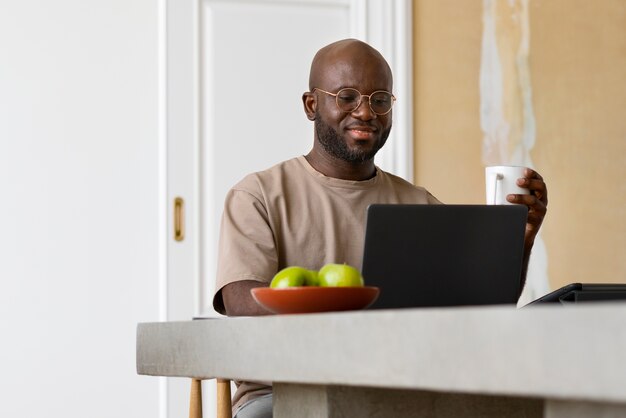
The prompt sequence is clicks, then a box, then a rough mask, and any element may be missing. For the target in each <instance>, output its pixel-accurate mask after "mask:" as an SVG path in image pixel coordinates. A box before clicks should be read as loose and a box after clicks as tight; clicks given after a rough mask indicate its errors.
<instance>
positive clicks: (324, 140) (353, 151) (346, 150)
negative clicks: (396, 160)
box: [315, 110, 391, 163]
mask: <svg viewBox="0 0 626 418" xmlns="http://www.w3.org/2000/svg"><path fill="white" fill-rule="evenodd" d="M315 132H316V133H317V140H318V141H319V144H320V145H321V146H322V148H323V149H324V151H326V152H327V153H328V154H330V155H331V156H333V157H335V158H338V159H340V160H343V161H346V162H350V163H362V162H365V161H367V160H371V159H373V158H374V156H375V155H376V153H377V152H378V150H380V149H381V148H382V147H383V145H385V142H387V137H388V136H389V132H391V126H389V127H388V128H387V129H386V130H384V131H382V135H380V136H379V138H378V139H376V140H372V141H369V142H368V141H361V142H358V141H357V142H356V144H355V145H352V146H348V141H349V139H347V138H345V137H344V136H342V135H340V134H339V132H337V131H336V130H335V129H334V128H333V127H331V126H330V125H329V124H328V123H326V122H325V121H324V119H323V117H322V116H321V114H320V112H319V110H317V111H316V112H315Z"/></svg>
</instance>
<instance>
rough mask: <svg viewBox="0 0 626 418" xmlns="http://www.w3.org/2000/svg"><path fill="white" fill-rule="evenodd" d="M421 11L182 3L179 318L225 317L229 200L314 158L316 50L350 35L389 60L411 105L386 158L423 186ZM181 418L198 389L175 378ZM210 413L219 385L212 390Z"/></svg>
mask: <svg viewBox="0 0 626 418" xmlns="http://www.w3.org/2000/svg"><path fill="white" fill-rule="evenodd" d="M410 6H411V2H410V0H407V1H404V0H402V1H387V0H376V1H372V0H370V1H365V0H352V1H350V0H336V1H328V0H280V1H276V0H256V1H253V0H248V1H243V0H241V1H238V0H187V1H181V0H170V1H169V2H168V3H167V19H166V21H164V24H163V25H162V33H163V36H162V40H163V47H162V51H163V52H164V53H165V55H166V60H164V61H163V66H162V72H164V73H165V76H163V77H162V78H161V80H162V85H161V90H162V92H164V94H165V97H166V101H165V102H166V103H167V106H166V109H164V113H165V114H166V116H167V117H166V121H167V124H166V126H164V127H163V132H164V135H166V136H167V155H168V159H167V169H166V173H165V176H166V177H167V188H168V190H167V201H168V207H169V210H168V219H169V222H170V226H169V227H168V230H169V231H170V235H171V234H172V233H173V230H174V225H173V224H172V223H173V219H174V205H173V202H174V201H175V199H176V198H182V199H183V201H184V202H185V203H184V204H185V236H184V239H182V240H178V241H177V240H175V239H174V237H173V236H171V237H170V239H169V241H168V245H167V253H168V257H167V260H168V269H167V271H168V278H167V280H168V283H169V285H168V289H169V293H168V319H169V320H187V319H189V318H191V317H192V316H218V315H217V314H216V313H215V312H214V311H213V309H212V306H211V302H212V300H211V299H212V294H213V288H214V274H215V268H216V255H217V238H218V233H219V219H220V216H221V212H222V205H223V201H224V196H225V195H226V192H227V191H228V189H229V188H230V187H231V186H232V185H234V184H235V183H236V182H237V181H239V180H240V179H241V178H243V176H244V175H246V174H248V173H250V172H253V171H258V170H262V169H265V168H268V167H270V166H272V165H274V164H276V163H278V162H280V161H283V160H286V159H289V158H292V157H294V156H297V155H302V154H306V153H307V152H308V151H309V149H310V148H311V146H312V141H313V134H312V125H311V122H310V121H309V120H308V119H307V118H306V117H305V115H304V112H303V110H302V102H301V96H302V93H303V92H305V91H307V90H308V73H309V67H310V64H311V60H312V58H313V56H314V54H315V52H316V51H317V50H318V49H319V48H321V47H322V46H324V45H326V44H328V43H330V42H333V41H336V40H339V39H343V38H348V37H354V38H360V39H363V40H366V41H368V42H370V43H371V44H372V45H374V46H375V47H376V48H378V49H379V50H380V51H381V52H382V53H383V55H385V56H386V57H387V59H388V60H389V61H390V64H391V65H392V68H393V70H394V74H395V86H396V88H395V93H396V95H397V96H398V97H399V98H400V101H399V104H400V105H399V106H398V107H397V108H396V111H394V118H395V120H394V125H395V127H394V131H393V133H392V134H395V135H393V136H392V137H390V141H389V142H388V144H389V145H388V146H387V147H386V149H385V150H384V152H382V153H381V156H380V157H379V158H378V159H377V163H378V164H379V165H380V166H382V167H383V168H385V169H387V170H389V171H393V172H396V173H398V174H400V175H402V176H404V177H405V178H407V179H409V180H411V173H412V165H411V154H412V151H411V146H410V144H411V143H412V137H411V135H410V133H411V131H412V129H411V125H410V118H409V115H410V114H411V113H410V112H411V108H410V103H411V101H412V98H411V84H410V78H411V76H410V63H411V54H410V51H411V43H410V38H411V32H410V22H411V7H410ZM167 388H168V392H169V398H168V399H169V405H170V407H169V408H168V409H169V413H170V416H172V417H174V416H181V415H180V413H181V410H180V408H181V405H184V404H185V403H186V402H188V398H189V382H188V381H187V380H186V379H169V382H168V385H167ZM203 389H204V398H205V405H206V407H205V416H211V415H207V414H213V413H214V392H215V389H214V384H213V382H212V381H209V382H205V383H204V385H203Z"/></svg>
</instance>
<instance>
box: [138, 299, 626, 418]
mask: <svg viewBox="0 0 626 418" xmlns="http://www.w3.org/2000/svg"><path fill="white" fill-rule="evenodd" d="M624 353H626V305H623V304H616V305H587V306H576V307H574V306H572V307H564V306H560V305H556V306H542V307H533V308H530V307H528V308H522V309H514V308H508V307H476V308H473V307H472V308H446V309H411V310H390V311H364V312H351V313H329V314H309V315H285V316H270V317H257V318H229V319H207V320H196V321H187V322H170V323H147V324H140V325H139V326H138V329H137V371H138V373H139V374H146V375H155V376H187V377H195V378H203V379H205V378H213V377H221V378H231V379H243V380H260V381H273V382H274V385H275V392H277V396H275V398H281V400H279V401H277V399H275V412H276V409H279V410H280V408H281V407H285V408H286V407H287V404H288V401H287V398H286V397H285V396H282V395H281V396H278V395H280V394H281V393H287V392H289V393H290V394H291V395H290V396H289V398H290V399H292V400H293V399H298V400H299V402H303V400H302V399H300V398H299V397H298V396H297V393H303V392H305V391H306V390H309V392H310V390H311V388H318V389H319V388H322V389H323V392H320V393H322V395H323V396H325V398H324V399H326V401H325V402H326V403H327V404H330V399H331V396H330V395H329V394H331V393H334V392H333V390H332V389H329V388H333V387H334V388H335V389H334V391H335V392H336V391H338V390H340V389H339V388H343V389H341V390H344V391H346V390H348V392H349V389H346V388H350V387H352V388H361V389H359V390H361V392H359V393H356V392H355V391H357V390H356V389H353V390H352V391H353V392H355V393H352V392H350V396H352V397H353V398H354V399H358V398H364V397H367V396H369V397H370V398H371V397H372V393H371V390H370V392H367V390H366V388H370V389H372V388H377V389H379V390H383V391H382V392H380V393H382V394H383V395H384V393H387V395H384V396H387V397H390V396H392V392H384V390H385V389H393V390H394V391H395V392H394V393H396V394H398V393H401V392H402V391H406V390H413V391H416V390H417V391H422V392H420V393H444V394H468V395H472V394H473V395H480V396H488V397H494V399H495V398H497V397H509V398H510V397H513V398H520V399H526V400H529V402H530V401H531V400H550V401H551V402H550V403H549V404H546V407H545V408H543V409H542V410H544V411H546V412H545V416H554V417H556V416H565V415H562V414H561V413H560V412H558V411H560V410H563V408H561V407H559V405H562V406H563V407H565V408H566V409H567V408H569V410H571V408H572V402H573V401H575V402H576V405H578V406H579V407H580V408H578V409H576V410H578V411H582V410H583V409H584V408H588V407H591V408H592V409H593V411H595V412H593V413H594V414H595V413H597V412H598V409H597V408H600V407H601V408H602V410H603V411H604V410H606V408H607V407H609V408H610V410H611V411H613V412H612V413H613V415H605V416H621V415H619V414H621V413H624V416H626V363H625V362H624ZM294 390H295V391H296V392H297V393H294V392H293V391H294ZM316 390H317V389H316ZM424 391H425V392H424ZM357 392H358V391H357ZM320 393H317V394H315V395H314V396H313V398H312V399H317V398H316V396H317V397H319V395H320ZM402 393H406V392H402ZM350 396H347V395H346V396H345V397H344V399H348V398H350ZM381 396H382V395H381ZM457 396H458V395H457ZM552 401H554V402H552ZM400 403H402V402H400ZM531 403H532V402H531ZM397 404H398V401H395V402H394V405H397ZM555 405H556V406H555ZM607 405H608V406H607ZM327 407H328V405H327ZM583 407H584V408H583ZM555 408H556V409H555ZM581 408H582V409H581ZM594 408H596V409H594ZM335 409H336V410H339V409H341V408H335ZM514 409H515V410H517V409H518V408H517V407H515V408H514ZM531 409H532V410H536V409H537V408H536V404H533V406H531ZM285 410H286V409H285ZM584 410H585V411H586V410H587V409H584ZM550 411H552V412H550ZM431 412H432V411H431ZM615 413H617V414H618V415H615ZM426 415H428V413H427V414H426ZM452 415H453V414H452ZM452 415H445V416H452ZM496 415H497V414H496ZM527 415H528V414H527ZM530 415H533V414H530ZM275 416H289V415H288V414H286V413H285V414H282V415H281V414H278V415H277V414H276V413H275ZM303 416H304V415H303ZM308 416H344V415H337V414H336V413H335V414H334V415H333V414H332V413H330V412H328V413H327V414H326V413H322V414H321V415H320V414H318V415H308ZM345 416H350V414H348V415H345ZM371 416H387V415H371ZM389 416H392V415H389ZM439 416H444V415H441V414H440V415H439ZM494 416H495V415H494ZM570 416H592V415H589V414H587V413H583V414H582V415H575V414H574V415H570Z"/></svg>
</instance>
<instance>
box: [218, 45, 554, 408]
mask: <svg viewBox="0 0 626 418" xmlns="http://www.w3.org/2000/svg"><path fill="white" fill-rule="evenodd" d="M392 91H393V77H392V73H391V69H390V68H389V65H388V64H387V62H386V61H385V59H384V58H383V56H382V55H381V54H380V53H379V52H378V51H376V50H375V49H374V48H372V47H371V46H369V45H368V44H366V43H364V42H361V41H358V40H354V39H346V40H342V41H338V42H335V43H332V44H330V45H328V46H326V47H324V48H322V49H321V50H320V51H319V52H318V53H317V54H316V55H315V57H314V59H313V62H312V65H311V72H310V77H309V91H308V92H305V93H304V94H303V95H302V101H303V104H304V112H305V114H306V116H307V118H308V119H309V120H311V121H313V124H314V131H313V148H312V149H311V151H310V152H309V153H308V154H307V155H305V156H299V157H296V158H293V159H290V160H287V161H284V162H282V163H280V164H277V165H275V166H273V167H271V168H269V169H267V170H265V171H262V172H258V173H253V174H250V175H248V176H246V177H245V178H244V179H243V180H242V181H241V182H239V183H238V184H237V185H235V186H234V187H233V188H232V189H231V190H230V191H229V193H228V195H227V197H226V201H225V205H224V213H223V217H222V224H221V231H220V243H219V256H218V269H217V286H216V292H215V296H214V299H213V306H214V308H215V309H216V310H217V311H218V312H220V313H223V314H226V315H229V316H251V315H266V314H268V313H269V312H267V311H265V310H264V309H263V308H262V307H260V306H259V305H258V304H257V303H256V302H255V301H254V300H253V298H252V296H251V294H250V289H252V288H254V287H260V286H268V285H269V283H270V281H271V279H272V278H273V276H274V275H275V274H276V273H277V272H278V271H279V270H281V269H283V268H285V267H287V266H293V265H297V266H302V267H305V268H309V269H314V270H317V269H319V268H320V267H322V266H323V265H324V264H327V263H347V264H349V265H353V266H356V267H358V268H360V267H361V262H362V254H363V241H364V238H365V216H366V209H367V207H368V206H369V205H370V204H372V203H394V204H439V203H440V202H439V201H438V200H437V199H436V198H435V197H433V196H432V195H431V194H430V193H429V192H428V191H427V190H426V189H424V188H422V187H418V186H414V185H413V184H411V183H409V182H407V181H405V180H403V179H401V178H399V177H397V176H394V175H392V174H390V173H386V172H384V171H383V170H381V169H380V168H378V167H377V166H376V165H375V164H374V157H375V156H376V153H377V152H378V150H379V149H380V148H382V147H383V145H384V144H385V141H386V140H387V137H388V136H389V132H390V130H391V122H392V117H391V115H392V108H393V105H394V102H395V97H394V96H393V94H392ZM527 177H528V178H526V179H524V180H523V181H521V180H520V182H518V184H520V186H522V187H528V188H529V189H531V191H532V192H533V193H532V194H531V196H525V195H510V196H509V200H510V201H511V202H515V203H522V204H526V205H528V206H529V209H530V212H529V213H530V214H529V221H528V224H527V236H526V245H527V249H528V251H527V254H530V248H531V247H532V242H533V241H534V236H535V235H536V233H537V230H538V229H539V226H540V225H541V221H542V220H543V216H544V214H545V202H544V200H542V199H541V198H539V197H538V196H540V197H543V198H544V199H545V197H546V188H545V184H544V183H543V181H542V180H541V177H540V176H539V175H538V174H537V173H535V172H534V171H532V170H530V171H529V172H528V173H527ZM262 358H263V353H262V352H259V361H262ZM237 385H238V389H237V392H236V393H235V396H234V398H233V413H234V414H235V416H236V417H237V418H248V417H255V418H260V417H271V416H272V412H271V408H272V399H271V386H270V384H269V383H268V382H237Z"/></svg>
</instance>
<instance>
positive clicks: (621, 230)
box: [414, 0, 626, 288]
mask: <svg viewBox="0 0 626 418" xmlns="http://www.w3.org/2000/svg"><path fill="white" fill-rule="evenodd" d="M414 6H415V7H414V23H415V25H414V27H415V32H414V45H415V51H414V52H415V53H414V57H415V58H414V65H415V67H414V68H415V83H414V85H415V97H416V101H415V179H416V183H418V184H420V185H424V186H426V187H427V188H428V189H429V190H431V192H432V193H433V194H434V195H435V196H437V197H438V198H439V199H441V200H443V201H444V202H446V203H482V202H483V201H484V186H483V184H484V179H483V163H482V161H481V146H482V132H481V129H480V120H479V104H480V96H479V85H478V79H479V70H480V51H481V37H482V1H481V0H472V1H462V2H461V1H457V0H416V1H415V2H414ZM530 36H531V45H530V70H531V84H532V91H533V105H534V111H535V117H536V123H537V132H536V145H535V147H534V148H533V149H532V151H531V157H532V159H533V161H534V163H535V166H536V168H537V170H538V171H539V172H540V173H542V175H543V176H544V178H545V179H546V182H547V183H548V187H549V195H550V203H549V211H548V216H547V218H546V221H545V222H544V226H543V229H542V236H543V238H544V240H545V243H546V246H547V252H548V274H549V277H550V282H551V283H550V285H551V287H552V288H557V287H560V286H562V285H563V284H566V283H570V282H575V281H582V282H626V254H625V253H626V224H625V221H624V220H625V218H626V210H625V209H624V207H625V206H626V2H625V1H623V0H597V1H593V2H590V1H588V0H549V1H548V0H530Z"/></svg>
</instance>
